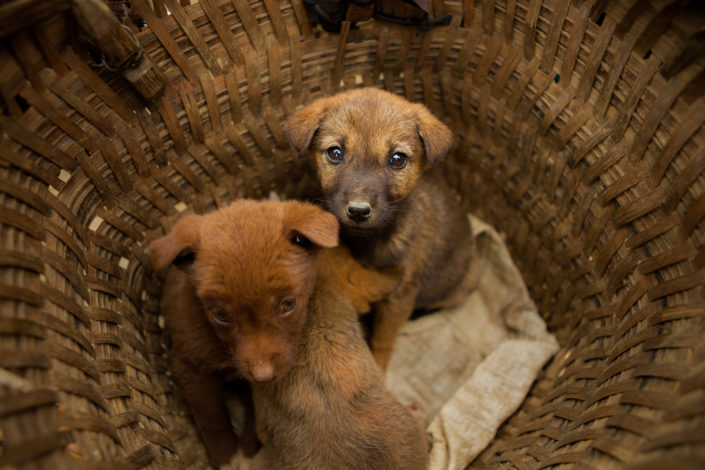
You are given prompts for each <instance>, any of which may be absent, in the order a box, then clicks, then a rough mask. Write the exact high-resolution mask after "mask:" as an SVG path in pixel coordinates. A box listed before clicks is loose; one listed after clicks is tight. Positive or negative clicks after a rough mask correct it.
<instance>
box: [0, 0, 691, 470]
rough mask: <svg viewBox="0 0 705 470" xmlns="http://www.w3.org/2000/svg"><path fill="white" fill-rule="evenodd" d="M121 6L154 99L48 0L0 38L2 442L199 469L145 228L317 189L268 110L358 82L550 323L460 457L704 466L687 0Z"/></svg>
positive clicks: (57, 463) (279, 117)
mask: <svg viewBox="0 0 705 470" xmlns="http://www.w3.org/2000/svg"><path fill="white" fill-rule="evenodd" d="M133 3H134V5H135V7H136V8H137V9H138V11H139V13H140V14H142V15H143V16H144V17H145V18H146V19H147V22H148V24H149V29H147V30H145V31H144V32H142V33H139V34H138V38H139V40H140V42H141V44H142V46H143V47H144V49H145V53H146V54H147V55H148V56H149V57H150V58H151V59H152V61H153V62H154V63H155V64H157V66H158V67H159V68H160V69H161V70H162V71H164V73H165V75H166V76H167V78H168V86H167V90H166V92H165V94H164V96H162V97H160V98H158V99H157V100H155V102H153V103H146V102H143V101H141V99H140V98H138V97H137V96H136V95H135V93H134V92H133V91H132V89H131V88H130V87H129V85H128V84H127V82H126V81H125V80H124V79H123V78H121V77H119V76H116V75H113V74H111V73H109V72H106V71H104V70H99V69H96V68H94V67H92V66H91V63H92V61H91V59H90V57H88V56H87V55H86V54H85V53H84V52H83V51H82V50H80V49H79V48H76V47H75V46H74V45H73V43H72V42H71V38H72V35H71V33H70V31H71V28H73V27H74V22H73V20H72V19H71V15H70V13H69V12H67V11H64V12H61V13H59V14H57V15H55V16H53V17H51V18H48V19H43V20H42V21H41V22H39V23H37V24H35V25H34V26H33V27H32V28H31V30H29V31H22V32H18V33H15V34H13V35H11V36H9V37H6V38H4V43H3V47H2V48H1V49H0V64H1V67H0V69H1V71H0V90H2V101H1V102H0V103H2V109H1V111H2V113H0V131H1V132H0V148H1V149H2V151H1V152H0V156H1V158H0V175H2V191H0V202H1V205H0V224H2V234H1V235H0V260H1V262H2V263H1V264H2V271H0V272H1V274H0V294H1V296H2V299H1V300H0V302H1V303H2V314H1V315H0V367H2V369H0V372H2V375H1V376H0V397H2V398H1V400H0V402H1V404H0V429H1V430H2V434H0V446H2V449H3V452H2V454H0V464H4V463H10V464H13V465H14V464H17V465H22V466H24V467H26V468H61V467H65V466H67V465H69V464H70V465H75V466H76V468H83V467H85V468H125V467H131V468H157V467H161V466H169V467H170V468H172V467H174V466H175V467H181V466H183V467H198V466H200V465H203V462H205V453H204V451H203V447H202V444H201V443H200V441H199V439H198V436H197V433H196V431H195V429H194V426H193V424H192V422H191V420H190V418H189V416H188V413H187V409H186V407H185V406H184V404H183V403H182V401H181V400H180V398H179V396H178V392H177V391H176V387H175V384H174V382H173V380H172V378H171V376H170V373H169V370H168V365H167V364H168V363H167V358H166V356H165V354H166V350H167V348H166V343H167V341H168V340H167V338H166V337H165V335H164V332H163V330H162V327H163V320H162V319H161V318H160V317H159V312H158V299H159V295H160V289H161V285H160V281H159V279H158V278H157V277H156V276H155V274H154V273H153V272H152V271H151V268H150V263H149V254H148V252H147V250H146V247H147V244H148V242H149V241H150V240H152V239H154V238H156V237H158V236H159V235H161V234H163V233H164V231H166V230H168V229H169V228H170V227H171V225H172V224H173V223H174V222H175V221H176V220H178V218H179V217H180V216H182V215H183V214H184V213H190V212H197V213H202V212H205V211H207V210H210V209H212V208H215V207H218V206H222V205H224V204H227V203H228V202H229V201H231V200H233V199H235V198H238V197H267V196H268V194H269V192H270V191H276V192H278V193H281V194H284V195H287V196H289V197H307V196H308V195H310V194H311V191H312V190H314V189H315V181H314V178H313V175H312V171H311V168H310V167H309V164H308V160H307V159H306V158H303V157H299V156H298V155H296V154H295V153H294V152H293V151H292V149H291V148H290V146H289V144H288V142H287V140H286V137H285V135H284V132H283V129H282V122H283V121H284V119H285V117H286V116H287V115H288V114H289V113H291V112H292V111H293V110H294V109H296V107H297V106H299V105H302V104H305V103H307V102H310V100H312V99H314V98H316V97H319V96H323V95H329V94H332V93H334V92H336V91H338V90H340V89H344V88H350V87H356V86H363V85H368V86H377V87H383V88H386V89H389V90H391V91H394V92H396V93H398V94H401V95H404V96H406V97H407V98H409V99H411V100H414V101H421V102H424V103H425V104H426V105H427V106H429V107H430V108H431V109H432V110H433V111H434V113H435V114H436V115H437V116H439V117H441V118H442V119H443V120H444V122H446V124H448V125H449V126H450V127H451V128H452V129H453V131H454V133H455V135H456V140H455V143H454V145H453V148H452V150H451V153H450V155H449V156H448V158H447V161H446V162H445V163H444V166H443V169H444V172H445V175H446V179H447V181H448V182H449V183H450V184H451V185H452V186H453V187H454V188H455V189H456V190H457V192H458V196H459V203H461V204H463V205H464V207H465V208H466V209H467V210H468V211H472V212H474V213H477V214H478V215H480V216H481V217H483V218H485V219H486V220H487V221H488V222H490V223H491V224H493V225H494V226H495V227H497V228H498V230H500V231H501V232H502V233H503V235H505V236H506V241H507V244H508V246H509V248H510V251H511V253H512V255H513V256H514V258H515V260H516V261H517V264H518V266H519V267H520V269H521V271H522V274H523V275H524V278H525V280H526V282H527V285H528V287H529V289H530V293H531V295H532V298H533V299H534V300H535V301H536V303H537V305H538V307H539V311H540V312H541V313H542V314H543V315H545V317H546V318H547V321H548V323H549V325H550V326H551V328H552V330H553V331H554V332H555V333H556V334H557V335H558V337H559V339H560V342H561V345H562V348H561V350H560V351H559V353H558V355H557V356H556V358H555V359H554V360H553V361H552V362H551V364H550V365H549V366H548V368H547V369H546V370H545V371H543V372H542V374H541V376H540V378H539V380H538V381H537V383H536V385H535V386H534V388H533V389H532V391H531V394H530V396H529V397H528V398H527V400H526V402H525V404H524V405H523V406H522V408H521V409H520V410H519V411H518V412H517V413H516V414H515V415H514V416H513V417H512V418H511V419H509V420H508V422H507V423H506V424H505V425H504V426H503V427H502V429H501V430H500V433H499V435H498V438H497V439H496V440H495V441H494V442H493V444H492V445H491V446H490V448H489V449H488V450H487V451H486V452H485V453H483V454H482V455H481V456H480V458H479V459H478V461H476V463H475V465H476V466H483V465H487V466H497V465H504V464H507V465H514V466H516V467H518V468H543V467H546V466H551V465H561V464H571V463H578V462H579V463H581V464H582V465H584V466H586V467H591V468H592V467H594V468H608V467H618V466H621V465H623V464H625V463H630V464H633V465H635V466H639V465H641V466H643V467H644V468H650V466H652V467H658V465H660V464H661V463H663V462H666V461H668V462H669V463H672V464H673V465H676V464H680V465H682V468H686V467H687V466H689V465H692V466H693V468H696V466H697V465H700V464H702V463H703V462H704V461H705V451H704V449H705V417H704V413H705V390H704V389H705V381H703V379H702V377H703V376H705V375H704V374H703V372H705V366H703V363H704V359H705V352H704V350H703V346H705V339H703V338H704V335H703V331H704V330H705V328H704V326H705V325H703V321H702V317H703V312H704V311H705V302H704V299H705V289H704V288H703V284H704V281H705V276H704V274H703V265H705V248H704V245H705V222H703V217H704V216H705V196H704V195H703V185H704V183H705V176H703V170H704V169H705V131H704V130H703V129H704V128H703V122H705V101H704V99H703V84H704V78H703V77H705V74H704V71H705V59H704V58H703V57H704V56H703V55H702V54H700V55H697V54H696V55H694V56H693V55H692V54H690V55H688V54H684V53H683V52H684V51H688V50H692V47H696V50H700V49H697V47H701V44H700V43H698V42H693V39H692V38H693V37H696V38H697V32H698V28H701V27H702V24H703V16H702V15H701V12H700V11H699V10H698V9H696V8H691V7H692V5H690V6H688V5H686V6H685V7H684V6H683V5H680V3H679V2H667V1H656V0H653V1H641V0H639V1H629V0H625V1H619V2H601V1H593V2H591V1H584V2H581V1H573V2H559V1H544V2H541V1H531V2H525V1H521V0H520V1H506V2H503V1H497V2H489V1H483V2H465V3H461V2H453V1H447V2H433V4H434V11H437V12H438V11H442V12H446V13H448V14H451V15H452V21H451V24H450V26H448V27H439V28H436V29H434V30H432V31H431V32H426V33H422V34H420V35H417V34H415V33H414V31H413V29H406V28H402V27H398V26H394V25H390V24H384V23H379V22H378V23H375V24H373V25H368V26H366V27H363V28H360V29H352V30H349V29H348V28H347V27H346V26H345V25H344V27H343V30H342V32H341V34H339V35H330V36H324V37H316V36H314V35H313V34H312V32H311V29H310V26H309V25H308V23H307V22H306V19H305V15H302V10H301V9H302V8H303V6H302V4H301V3H300V2H297V1H295V2H288V1H287V2H272V1H264V2H261V1H254V2H244V1H235V0H233V1H232V2H229V1H228V2H225V1H220V0H210V1H202V2H200V3H199V4H196V5H192V6H189V7H181V6H180V5H179V2H176V1H167V2H166V3H167V6H168V8H169V9H170V10H171V12H172V14H171V15H170V16H168V17H161V18H160V17H158V16H156V15H155V14H154V13H152V12H151V10H149V9H147V7H146V3H147V2H145V1H134V2H133ZM214 18H216V19H215V20H214ZM246 20H247V21H246ZM243 25H244V26H243ZM689 48H691V49H689Z"/></svg>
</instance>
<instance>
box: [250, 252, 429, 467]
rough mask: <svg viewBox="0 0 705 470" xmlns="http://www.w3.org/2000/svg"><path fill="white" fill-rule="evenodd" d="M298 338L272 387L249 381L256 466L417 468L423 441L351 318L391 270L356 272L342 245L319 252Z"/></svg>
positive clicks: (393, 281)
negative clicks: (257, 441)
mask: <svg viewBox="0 0 705 470" xmlns="http://www.w3.org/2000/svg"><path fill="white" fill-rule="evenodd" d="M316 277H317V279H316V285H315V288H314V291H313V295H312V296H311V298H310V301H309V305H308V319H307V320H306V326H305V327H304V330H303V333H302V343H303V346H302V348H301V351H300V353H299V356H298V359H297V361H296V363H295V364H294V366H293V367H292V368H291V370H290V371H289V373H288V374H287V375H286V376H285V377H283V378H282V379H281V380H279V381H275V382H268V383H262V384H253V387H252V395H253V398H254V402H255V409H256V415H257V431H258V434H259V436H260V437H261V439H262V441H263V443H264V447H263V448H262V451H261V453H260V454H258V456H257V458H256V460H255V465H254V468H255V469H256V470H271V469H287V470H330V469H349V470H423V469H425V468H426V466H427V458H428V441H427V439H426V436H425V434H424V433H423V431H422V430H421V427H420V426H419V423H417V422H416V420H415V419H414V417H413V416H412V415H411V413H410V412H409V410H408V409H406V408H404V407H403V406H402V405H401V404H400V403H399V402H398V401H397V400H396V398H394V396H392V394H391V393H390V392H389V391H388V390H387V389H386V388H385V387H384V381H383V379H382V371H381V370H380V368H379V366H378V365H377V364H376V362H375V360H374V358H373V357H372V354H371V353H370V350H369V348H368V347H367V344H366V343H365V340H364V339H363V337H362V330H361V328H360V324H359V322H358V313H363V312H367V311H368V310H369V308H370V307H369V303H370V302H376V301H378V300H380V299H382V298H383V297H385V296H387V295H389V293H390V292H392V291H393V290H394V289H395V288H396V287H397V286H398V285H399V281H400V279H401V270H398V269H391V270H385V272H378V271H374V270H370V269H364V268H363V267H362V266H361V265H360V264H359V263H358V262H357V261H355V260H354V259H353V258H352V256H351V255H350V253H349V252H348V251H347V250H346V249H344V248H343V247H338V248H333V249H330V250H323V251H321V254H320V256H319V258H318V268H317V274H316Z"/></svg>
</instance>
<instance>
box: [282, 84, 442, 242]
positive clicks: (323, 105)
mask: <svg viewBox="0 0 705 470" xmlns="http://www.w3.org/2000/svg"><path fill="white" fill-rule="evenodd" d="M285 130H286V132H287V135H288V136H289V140H290V141H291V143H292V145H293V146H294V147H295V148H296V149H297V150H298V151H299V152H304V151H305V150H307V149H310V151H311V154H312V156H313V158H314V160H315V163H316V168H317V172H318V177H319V180H320V182H321V186H322V189H323V193H324V195H325V197H326V200H327V203H328V207H329V209H330V210H331V211H332V212H333V213H334V214H335V215H336V217H338V220H339V221H340V222H341V223H342V224H343V225H344V226H345V227H346V228H348V229H349V230H351V231H356V230H361V231H367V230H373V229H383V228H385V227H386V226H387V225H388V224H389V223H390V222H391V221H392V220H393V218H394V213H395V211H396V210H397V208H398V206H399V205H400V204H401V202H403V201H404V200H405V199H406V197H407V196H408V195H409V193H410V192H411V191H412V189H413V188H414V185H415V183H416V181H417V180H418V178H419V177H420V176H421V174H422V173H423V172H424V171H425V170H426V169H428V168H429V167H430V166H431V165H433V164H434V163H436V162H437V161H439V160H441V159H442V158H443V157H444V156H445V154H446V153H447V152H448V149H449V147H450V144H451V141H452V134H451V132H450V130H449V129H448V128H447V127H446V126H445V125H444V124H443V123H442V122H441V121H439V120H438V119H437V118H436V117H434V116H433V114H431V112H430V111H429V110H428V109H427V108H426V107H425V106H423V105H421V104H417V103H410V102H408V101H406V100H405V99H403V98H401V97H399V96H397V95H394V94H391V93H388V92H386V91H383V90H378V89H375V88H361V89H355V90H350V91H347V92H343V93H340V94H338V95H334V96H331V97H327V98H321V99H319V100H317V101H314V102H313V103H312V104H311V105H309V106H307V107H306V108H304V109H302V110H300V111H298V112H296V113H295V114H293V115H292V116H291V117H290V118H289V119H288V121H287V123H286V127H285Z"/></svg>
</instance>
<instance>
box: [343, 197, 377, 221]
mask: <svg viewBox="0 0 705 470" xmlns="http://www.w3.org/2000/svg"><path fill="white" fill-rule="evenodd" d="M345 213H346V214H348V217H350V218H351V219H352V220H354V221H355V222H362V221H363V220H366V219H369V218H370V216H371V215H372V206H370V203H369V202H367V201H350V202H348V205H347V206H345Z"/></svg>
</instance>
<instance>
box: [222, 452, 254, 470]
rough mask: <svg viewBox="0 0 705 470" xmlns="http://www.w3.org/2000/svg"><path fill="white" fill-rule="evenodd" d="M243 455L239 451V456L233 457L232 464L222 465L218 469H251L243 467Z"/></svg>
mask: <svg viewBox="0 0 705 470" xmlns="http://www.w3.org/2000/svg"><path fill="white" fill-rule="evenodd" d="M241 460H242V454H241V453H240V451H238V453H237V454H235V455H233V458H232V459H230V462H228V463H226V464H224V465H221V466H220V467H218V470H243V469H249V468H250V467H249V466H248V467H243V466H242V462H241Z"/></svg>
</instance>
